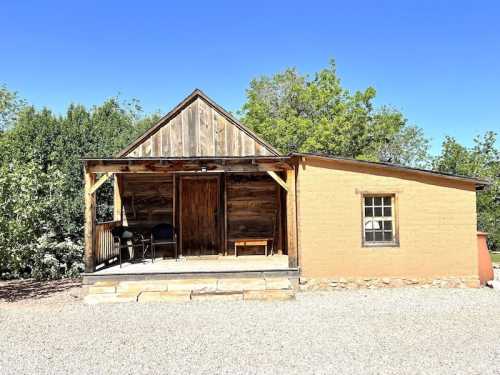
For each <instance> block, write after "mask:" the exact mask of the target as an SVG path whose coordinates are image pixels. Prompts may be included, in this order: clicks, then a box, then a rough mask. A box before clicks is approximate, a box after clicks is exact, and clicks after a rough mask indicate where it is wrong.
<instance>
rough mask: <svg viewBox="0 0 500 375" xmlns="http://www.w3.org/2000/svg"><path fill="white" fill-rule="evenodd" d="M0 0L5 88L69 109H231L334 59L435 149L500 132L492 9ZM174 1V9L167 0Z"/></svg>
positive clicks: (413, 4)
mask: <svg viewBox="0 0 500 375" xmlns="http://www.w3.org/2000/svg"><path fill="white" fill-rule="evenodd" d="M77 3H78V2H77V1H46V2H42V1H14V0H12V1H9V0H6V1H2V4H1V5H0V83H4V84H6V85H7V86H8V87H9V88H10V89H12V90H17V91H19V93H20V94H21V96H22V97H24V98H26V99H27V100H28V101H29V102H31V103H33V104H35V105H36V106H37V107H42V106H47V107H49V108H52V109H54V110H55V111H56V112H63V111H64V110H65V108H66V107H67V106H68V104H70V103H71V102H78V103H83V104H86V105H92V104H99V103H101V102H102V101H103V100H104V99H105V98H107V97H110V96H114V95H116V94H117V93H121V95H122V96H123V97H124V98H131V97H135V98H138V99H140V100H141V102H142V104H143V106H144V109H145V110H146V111H154V110H157V109H160V110H161V112H167V111H168V110H169V109H170V108H171V107H172V106H173V105H175V104H176V103H177V102H178V101H180V100H181V99H183V97H184V96H185V95H187V94H189V93H190V92H191V91H192V90H193V89H194V88H196V87H198V88H200V89H202V90H203V91H205V92H206V93H207V94H208V95H209V96H211V97H212V98H213V99H214V100H216V101H217V102H218V103H220V104H221V105H222V106H223V107H225V108H226V109H228V110H231V111H235V110H237V109H239V108H240V107H241V105H242V104H243V102H244V100H245V89H246V88H247V86H248V83H249V81H250V80H251V79H252V78H254V77H257V76H259V75H263V74H266V75H269V74H272V73H274V72H277V71H280V70H283V69H284V68H286V67H289V66H295V67H297V68H298V69H299V71H301V72H303V73H313V72H315V71H317V70H318V69H320V68H322V67H325V66H326V65H327V63H328V60H329V59H330V58H335V59H336V61H337V66H338V72H339V75H340V77H341V79H342V82H343V84H344V85H345V86H346V87H347V88H349V89H350V90H356V89H364V88H366V87H367V86H369V85H372V86H374V87H375V88H376V89H377V92H378V95H377V101H376V103H377V104H389V105H392V106H394V107H396V108H398V109H400V110H401V111H403V112H404V114H405V115H406V116H407V118H408V119H409V121H410V123H412V124H416V125H418V126H421V127H423V128H424V129H425V132H426V134H427V135H428V136H430V137H432V139H433V141H432V145H433V151H434V152H436V151H437V150H439V146H440V143H441V141H442V138H443V136H444V135H453V136H455V137H457V138H458V139H459V140H460V141H461V142H462V143H464V144H467V145H470V144H471V140H472V138H473V136H474V135H476V134H478V133H483V132H484V131H486V130H495V131H497V132H498V131H500V2H499V1H493V0H492V1H436V0H434V1H422V0H419V1H401V0H399V1H380V0H378V1H368V0H367V1H343V2H335V1H325V2H315V1H305V2H304V1H302V2H296V3H295V2H293V1H290V0H289V1H282V2H278V1H270V0H268V1H262V2H260V1H254V0H252V1H247V2H245V4H244V5H243V4H240V5H237V2H236V1H224V2H219V1H204V2H196V1H185V2H182V3H181V2H179V4H177V5H174V4H173V2H170V1H135V2H132V1H125V0H122V1H103V0H101V1H90V0H86V1H80V2H79V4H77ZM171 3H172V4H171Z"/></svg>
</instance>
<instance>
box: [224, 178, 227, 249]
mask: <svg viewBox="0 0 500 375" xmlns="http://www.w3.org/2000/svg"><path fill="white" fill-rule="evenodd" d="M224 254H225V255H227V174H226V173H224Z"/></svg>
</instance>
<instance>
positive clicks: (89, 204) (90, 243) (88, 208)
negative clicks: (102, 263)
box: [84, 170, 96, 272]
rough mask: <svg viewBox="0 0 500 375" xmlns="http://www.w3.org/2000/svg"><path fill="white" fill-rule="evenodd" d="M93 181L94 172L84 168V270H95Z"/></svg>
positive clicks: (94, 200)
mask: <svg viewBox="0 0 500 375" xmlns="http://www.w3.org/2000/svg"><path fill="white" fill-rule="evenodd" d="M94 183H95V174H93V173H90V172H89V171H88V170H85V193H84V194H85V227H84V232H85V253H84V262H85V272H94V271H95V259H94V239H95V206H96V199H95V193H92V192H91V188H92V186H93V185H94Z"/></svg>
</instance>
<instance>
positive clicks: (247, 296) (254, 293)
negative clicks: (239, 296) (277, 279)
mask: <svg viewBox="0 0 500 375" xmlns="http://www.w3.org/2000/svg"><path fill="white" fill-rule="evenodd" d="M294 298H295V292H294V291H292V290H283V289H280V290H247V291H245V292H243V299H244V300H247V301H286V300H291V299H294Z"/></svg>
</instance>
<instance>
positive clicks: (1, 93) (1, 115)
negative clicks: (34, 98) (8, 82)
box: [0, 85, 26, 133]
mask: <svg viewBox="0 0 500 375" xmlns="http://www.w3.org/2000/svg"><path fill="white" fill-rule="evenodd" d="M25 104H26V102H25V101H24V100H23V99H20V98H19V96H18V95H17V93H16V92H12V91H9V90H7V87H5V86H4V85H2V86H0V133H2V132H3V131H5V130H7V129H8V128H9V127H10V126H11V125H12V124H13V123H14V122H15V120H16V118H17V114H18V113H19V111H20V110H21V109H22V108H23V107H24V106H25Z"/></svg>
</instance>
